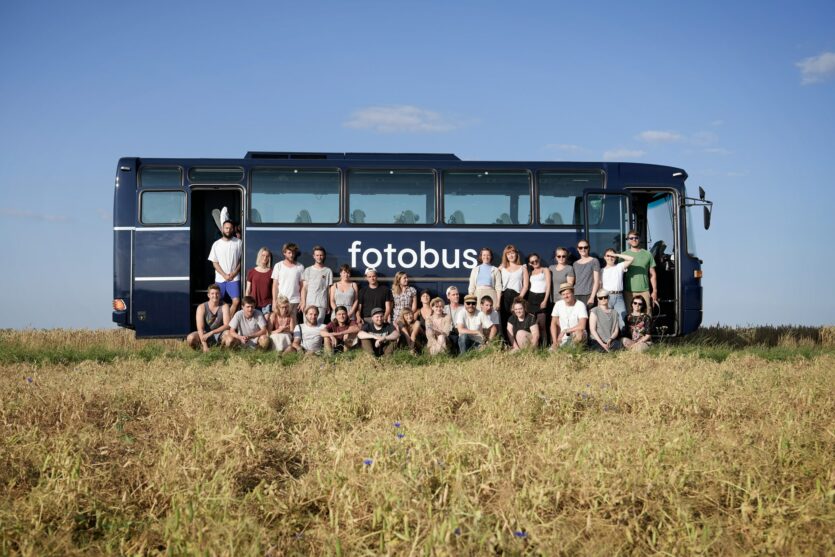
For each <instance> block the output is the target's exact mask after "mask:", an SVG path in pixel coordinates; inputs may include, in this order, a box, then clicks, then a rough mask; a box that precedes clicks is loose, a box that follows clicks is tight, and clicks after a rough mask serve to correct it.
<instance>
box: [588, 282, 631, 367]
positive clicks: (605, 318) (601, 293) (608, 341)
mask: <svg viewBox="0 0 835 557" xmlns="http://www.w3.org/2000/svg"><path fill="white" fill-rule="evenodd" d="M622 328H623V321H622V320H621V318H620V313H618V311H617V310H615V309H613V308H610V307H609V292H608V291H607V290H606V289H605V288H601V289H600V290H598V291H597V306H596V307H593V308H591V312H590V315H589V332H590V333H591V340H589V346H591V348H592V349H594V350H598V351H600V352H611V351H613V350H620V349H621V348H623V343H622V342H621V339H620V338H619V337H620V330H621V329H622Z"/></svg>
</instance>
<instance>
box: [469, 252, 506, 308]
mask: <svg viewBox="0 0 835 557" xmlns="http://www.w3.org/2000/svg"><path fill="white" fill-rule="evenodd" d="M479 257H480V258H481V265H476V266H475V267H473V270H472V271H471V272H470V284H469V286H468V287H467V294H473V295H475V297H476V298H478V299H479V300H480V299H481V298H483V297H484V296H490V297H491V298H492V299H493V307H499V292H501V291H502V273H501V271H499V268H498V267H494V266H493V264H492V262H493V250H491V249H490V248H481V254H480V255H479Z"/></svg>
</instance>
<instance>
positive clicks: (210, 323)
mask: <svg viewBox="0 0 835 557" xmlns="http://www.w3.org/2000/svg"><path fill="white" fill-rule="evenodd" d="M206 296H207V297H208V298H209V301H208V302H203V303H202V304H200V305H199V306H197V315H196V316H195V320H196V321H197V330H196V331H195V332H193V333H191V334H190V335H188V337H187V338H186V343H187V344H188V345H189V346H191V347H192V348H194V349H195V350H196V349H198V348H202V349H203V352H208V351H209V347H211V346H214V345H216V344H219V343H220V339H221V337H222V336H223V333H224V332H225V331H226V330H227V329H229V306H228V305H226V304H224V303H223V300H221V299H220V287H219V286H218V285H216V284H212V285H211V286H209V290H208V291H207V292H206Z"/></svg>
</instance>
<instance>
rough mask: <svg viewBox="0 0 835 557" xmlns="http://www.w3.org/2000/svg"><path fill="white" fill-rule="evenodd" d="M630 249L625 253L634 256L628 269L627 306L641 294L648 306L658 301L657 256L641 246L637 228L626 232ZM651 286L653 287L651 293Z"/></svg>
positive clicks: (625, 288)
mask: <svg viewBox="0 0 835 557" xmlns="http://www.w3.org/2000/svg"><path fill="white" fill-rule="evenodd" d="M626 239H627V240H628V241H629V249H627V250H626V251H625V252H624V254H626V255H630V256H632V263H631V264H630V265H629V268H628V269H627V270H626V275H625V277H624V278H625V279H626V280H624V284H623V286H624V291H625V293H626V307H631V305H632V299H633V298H634V297H635V296H640V297H641V298H643V299H644V302H645V303H646V306H647V307H648V308H649V307H652V304H657V303H658V285H657V284H656V282H655V280H656V279H655V258H654V257H652V254H651V253H650V252H648V251H647V250H645V249H642V248H641V235H640V234H639V233H638V231H637V230H630V231H629V232H628V233H627V234H626ZM650 287H651V288H652V290H651V292H652V293H651V294H650Z"/></svg>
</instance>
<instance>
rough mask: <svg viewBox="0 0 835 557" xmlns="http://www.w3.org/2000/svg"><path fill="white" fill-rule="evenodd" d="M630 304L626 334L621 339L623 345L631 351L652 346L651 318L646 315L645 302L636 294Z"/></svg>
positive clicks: (647, 348)
mask: <svg viewBox="0 0 835 557" xmlns="http://www.w3.org/2000/svg"><path fill="white" fill-rule="evenodd" d="M630 305H631V312H630V314H629V315H628V316H626V327H627V336H626V337H625V338H624V339H623V345H624V346H625V347H626V348H627V349H628V350H632V351H633V352H643V351H645V350H649V347H650V346H652V335H651V334H650V330H651V326H652V318H651V317H650V316H649V315H647V303H646V301H644V299H643V297H641V296H637V297H635V299H633V300H632V302H631V304H630Z"/></svg>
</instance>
